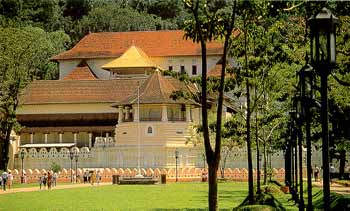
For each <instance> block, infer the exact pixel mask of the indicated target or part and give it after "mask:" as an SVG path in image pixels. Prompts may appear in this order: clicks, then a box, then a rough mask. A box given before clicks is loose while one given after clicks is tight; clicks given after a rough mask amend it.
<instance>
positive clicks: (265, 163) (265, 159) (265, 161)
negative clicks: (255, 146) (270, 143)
mask: <svg viewBox="0 0 350 211" xmlns="http://www.w3.org/2000/svg"><path fill="white" fill-rule="evenodd" d="M263 146H264V185H266V184H267V154H266V143H265V140H264V143H263Z"/></svg>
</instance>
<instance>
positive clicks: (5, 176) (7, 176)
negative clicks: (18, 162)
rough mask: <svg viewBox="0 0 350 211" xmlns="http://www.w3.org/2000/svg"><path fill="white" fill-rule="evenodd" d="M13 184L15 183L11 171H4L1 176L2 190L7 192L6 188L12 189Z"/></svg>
mask: <svg viewBox="0 0 350 211" xmlns="http://www.w3.org/2000/svg"><path fill="white" fill-rule="evenodd" d="M12 183H13V175H12V173H11V171H8V172H6V171H4V172H3V173H2V174H1V175H0V185H1V186H2V189H3V190H4V191H6V186H7V187H8V189H11V187H12Z"/></svg>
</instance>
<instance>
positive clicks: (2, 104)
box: [0, 27, 69, 169]
mask: <svg viewBox="0 0 350 211" xmlns="http://www.w3.org/2000/svg"><path fill="white" fill-rule="evenodd" d="M68 42H69V37H68V36H67V35H66V34H65V33H63V32H60V31H58V32H51V33H47V32H45V31H44V30H42V29H40V28H34V27H25V28H1V30H0V81H1V83H0V114H1V115H0V146H1V149H2V153H1V158H2V159H1V161H2V163H1V167H3V168H4V169H6V165H7V160H8V157H7V155H8V145H9V138H10V133H11V130H12V129H13V128H14V127H17V126H16V110H17V108H18V105H19V98H20V95H21V92H22V90H23V89H24V87H25V86H26V85H27V84H28V83H29V82H30V81H32V80H34V79H54V78H57V76H58V70H57V66H56V65H55V64H53V63H51V62H50V61H49V59H50V57H52V56H53V55H55V54H57V53H58V52H60V51H62V50H63V49H64V48H65V46H66V45H67V43H68Z"/></svg>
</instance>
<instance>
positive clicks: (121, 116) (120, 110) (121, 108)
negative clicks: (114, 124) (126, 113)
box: [118, 106, 123, 124]
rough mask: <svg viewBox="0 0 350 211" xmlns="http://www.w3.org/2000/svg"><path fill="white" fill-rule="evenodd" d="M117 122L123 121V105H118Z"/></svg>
mask: <svg viewBox="0 0 350 211" xmlns="http://www.w3.org/2000/svg"><path fill="white" fill-rule="evenodd" d="M118 110H119V111H118V113H119V114H118V124H120V123H122V122H123V106H119V107H118Z"/></svg>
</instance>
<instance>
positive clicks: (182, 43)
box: [52, 30, 222, 60]
mask: <svg viewBox="0 0 350 211" xmlns="http://www.w3.org/2000/svg"><path fill="white" fill-rule="evenodd" d="M132 44H134V45H136V46H138V47H139V48H141V49H142V50H143V51H144V52H145V53H146V54H147V55H148V56H150V57H157V56H193V55H201V48H200V45H199V44H197V43H193V42H192V40H185V39H184V32H183V31H182V30H172V31H136V32H135V31H134V32H101V33H90V34H88V35H86V36H85V37H84V38H83V39H82V40H80V41H79V42H78V44H76V45H75V46H74V47H73V48H72V49H70V50H68V51H66V52H63V53H61V54H59V55H57V56H54V57H53V58H52V59H53V60H65V59H84V58H108V57H109V58H110V57H112V58H115V57H119V56H120V55H122V54H123V53H124V52H125V50H127V49H128V48H129V47H130V46H131V45H132ZM207 54H208V55H220V54H222V43H220V42H210V43H208V44H207Z"/></svg>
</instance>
